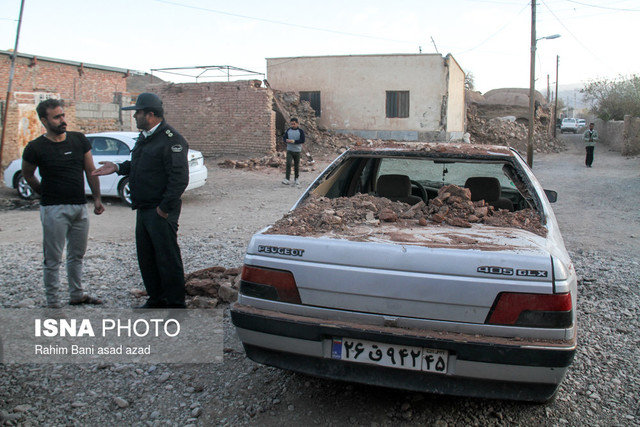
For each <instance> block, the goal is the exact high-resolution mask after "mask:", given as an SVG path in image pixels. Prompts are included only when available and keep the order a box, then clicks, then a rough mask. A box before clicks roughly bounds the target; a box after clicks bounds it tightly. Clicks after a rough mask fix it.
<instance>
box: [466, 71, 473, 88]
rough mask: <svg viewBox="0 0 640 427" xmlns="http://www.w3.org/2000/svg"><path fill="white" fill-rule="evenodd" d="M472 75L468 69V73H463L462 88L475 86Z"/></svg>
mask: <svg viewBox="0 0 640 427" xmlns="http://www.w3.org/2000/svg"><path fill="white" fill-rule="evenodd" d="M473 80H474V77H473V73H472V72H471V71H470V72H468V73H465V75H464V88H465V89H466V90H473V89H474V88H475V82H474V81H473Z"/></svg>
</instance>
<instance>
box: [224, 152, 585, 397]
mask: <svg viewBox="0 0 640 427" xmlns="http://www.w3.org/2000/svg"><path fill="white" fill-rule="evenodd" d="M556 198H557V194H556V193H555V192H552V191H548V190H543V188H542V187H541V185H540V184H539V183H538V181H537V180H536V178H535V176H534V175H533V172H532V171H531V169H529V167H528V166H527V164H526V162H525V161H524V160H523V159H522V157H521V156H520V155H519V154H518V153H517V152H516V151H515V150H513V149H509V148H507V147H500V146H489V145H471V144H436V143H407V144H398V143H396V144H393V143H387V144H381V145H371V146H365V147H354V148H352V149H350V150H348V151H346V152H345V153H344V154H342V155H341V156H340V157H339V158H337V159H336V160H335V161H334V162H333V163H332V164H331V165H330V166H329V167H328V168H327V169H326V170H325V171H324V172H323V173H322V174H321V175H320V176H319V177H318V178H317V179H316V180H315V181H314V182H313V183H312V184H311V185H310V187H309V188H308V189H307V190H306V191H305V192H304V193H303V195H302V196H301V198H300V199H299V200H298V202H297V203H296V204H295V205H294V207H293V208H292V210H291V211H290V212H289V213H287V214H286V215H285V216H284V217H283V218H282V219H281V220H278V221H277V222H276V223H274V224H273V225H271V226H269V227H267V228H265V229H263V230H261V231H259V232H258V233H257V234H255V235H254V236H253V237H252V239H251V241H250V243H249V245H248V248H247V251H246V255H245V258H244V266H243V270H242V277H241V282H240V292H239V296H238V301H237V302H236V303H235V304H234V305H233V306H232V307H231V316H232V321H233V324H234V325H235V327H236V331H237V333H238V336H239V337H240V339H241V341H242V343H243V345H244V348H245V351H246V354H247V356H248V357H249V358H251V359H252V360H254V361H256V362H259V363H262V364H266V365H272V366H276V367H279V368H282V369H288V370H292V371H298V372H302V373H306V374H310V375H316V376H320V377H326V378H332V379H336V380H342V381H353V382H359V383H365V384H372V385H378V386H386V387H392V388H399V389H407V390H415V391H421V392H430V393H438V394H451V395H461V396H475V397H484V398H500V399H516V400H527V401H536V402H544V401H547V400H549V399H551V398H553V396H554V395H555V393H556V392H557V390H558V387H559V386H560V384H561V382H562V380H563V378H564V376H565V374H566V373H567V370H568V369H569V366H570V364H571V362H572V360H573V357H574V354H575V351H576V336H577V323H576V288H577V279H576V273H575V270H574V267H573V264H572V262H571V260H570V258H569V255H568V253H567V251H566V249H565V246H564V243H563V240H562V237H561V235H560V230H559V228H558V224H557V222H556V219H555V216H554V214H553V211H552V209H551V205H550V203H551V202H552V201H555V200H556Z"/></svg>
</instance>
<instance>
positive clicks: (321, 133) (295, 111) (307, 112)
mask: <svg viewBox="0 0 640 427" xmlns="http://www.w3.org/2000/svg"><path fill="white" fill-rule="evenodd" d="M273 96H274V98H275V104H276V106H277V107H278V109H279V110H280V111H281V112H282V113H283V116H285V118H286V119H290V118H291V117H297V118H298V120H300V127H302V128H303V129H304V132H305V135H306V138H307V143H308V145H307V146H306V148H307V149H309V150H311V151H312V152H314V153H315V154H329V153H330V154H335V153H342V152H344V151H346V150H347V149H348V148H349V147H352V146H360V145H364V144H367V143H368V142H371V140H366V139H364V138H361V137H359V136H355V135H345V134H337V133H335V132H331V131H329V130H327V129H325V128H323V127H321V126H319V125H318V123H317V121H316V112H315V111H314V109H313V108H311V105H310V104H309V102H307V101H301V100H300V96H299V95H298V93H296V92H281V91H277V90H274V93H273ZM376 141H378V140H376ZM278 142H279V143H280V142H281V140H279V141H278ZM278 148H279V149H282V150H284V149H285V148H286V147H285V145H284V142H282V145H281V146H278Z"/></svg>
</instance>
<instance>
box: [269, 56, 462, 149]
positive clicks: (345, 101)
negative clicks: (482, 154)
mask: <svg viewBox="0 0 640 427" xmlns="http://www.w3.org/2000/svg"><path fill="white" fill-rule="evenodd" d="M464 78H465V75H464V72H463V71H462V68H460V66H459V65H458V63H457V62H456V60H455V59H454V58H453V56H451V55H447V56H446V57H442V55H440V54H396V55H349V56H309V57H292V58H267V80H268V81H269V84H270V86H271V87H272V88H274V89H277V90H281V91H285V92H298V93H300V95H301V98H302V99H306V100H308V101H310V102H311V106H312V107H314V109H315V110H316V116H317V120H318V124H319V125H320V126H324V127H326V128H327V129H330V130H333V131H336V132H339V133H351V134H356V135H359V136H362V137H365V138H380V139H395V140H402V141H449V140H457V139H461V138H462V135H463V134H464V131H465V105H464V93H465V91H464ZM302 126H304V123H303V124H302Z"/></svg>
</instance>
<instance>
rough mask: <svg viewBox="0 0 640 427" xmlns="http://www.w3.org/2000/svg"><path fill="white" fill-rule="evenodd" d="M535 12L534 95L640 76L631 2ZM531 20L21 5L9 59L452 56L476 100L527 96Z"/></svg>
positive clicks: (181, 1) (1, 16) (368, 11)
mask: <svg viewBox="0 0 640 427" xmlns="http://www.w3.org/2000/svg"><path fill="white" fill-rule="evenodd" d="M537 1H538V3H536V38H537V39H540V40H538V41H537V51H536V61H535V62H536V67H535V70H536V89H538V90H539V91H541V92H542V93H545V94H546V90H547V80H548V81H549V83H550V85H551V88H552V90H553V87H554V85H555V81H556V58H557V57H558V56H559V58H560V59H559V67H558V83H559V84H560V86H561V89H562V87H563V86H566V85H576V86H577V87H581V86H582V85H584V83H586V82H588V81H592V80H600V79H605V78H608V79H616V78H620V77H625V76H630V75H632V74H640V55H638V54H637V52H636V51H635V49H634V48H633V47H634V46H635V45H636V44H637V41H638V40H640V1H638V0H612V1H606V0H578V1H573V0H537ZM0 4H2V7H1V8H0V50H11V49H13V48H14V47H15V43H16V34H17V29H18V18H19V15H20V13H19V12H20V4H21V0H0ZM531 15H532V13H531V3H530V2H528V1H527V0H446V1H443V0H415V1H414V0H394V1H390V0H385V1H382V0H341V1H337V0H315V1H305V0H299V1H280V0H263V1H254V0H236V1H218V0H102V1H99V0H59V1H50V0H24V11H23V15H22V25H21V28H20V34H19V39H18V40H19V42H18V52H21V53H26V54H32V55H36V56H41V57H49V58H57V59H64V60H69V61H77V62H84V63H90V64H98V65H105V66H111V67H117V68H124V69H131V70H136V71H142V72H151V70H154V69H159V68H177V67H195V66H205V65H207V66H208V65H229V66H233V67H238V68H243V69H247V70H251V71H255V72H258V73H266V60H265V58H275V57H292V56H323V55H361V54H394V53H415V54H418V53H420V52H421V53H425V54H428V53H439V54H441V55H443V56H446V55H448V54H451V55H452V56H453V57H454V58H455V60H456V61H457V62H458V64H460V66H461V67H462V69H463V70H464V71H465V73H471V74H472V75H473V80H474V83H475V89H476V90H479V91H480V92H483V93H485V92H487V91H489V90H491V89H497V88H505V87H521V88H528V87H529V80H530V74H529V73H530V52H531V50H530V49H531V20H532V19H531V18H532V17H531ZM555 34H559V35H560V37H559V38H556V39H553V40H548V39H542V38H543V37H546V36H551V35H555ZM153 74H155V75H157V76H158V77H160V78H162V79H164V80H169V81H174V82H185V81H189V82H195V81H196V80H195V78H192V77H180V76H175V75H171V74H166V73H162V72H158V71H153ZM547 75H548V76H549V78H548V79H547ZM266 77H267V79H268V76H266ZM249 78H252V77H239V78H238V79H249ZM257 78H264V77H263V76H258V77H257ZM204 80H206V78H204V79H200V80H199V81H204Z"/></svg>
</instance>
